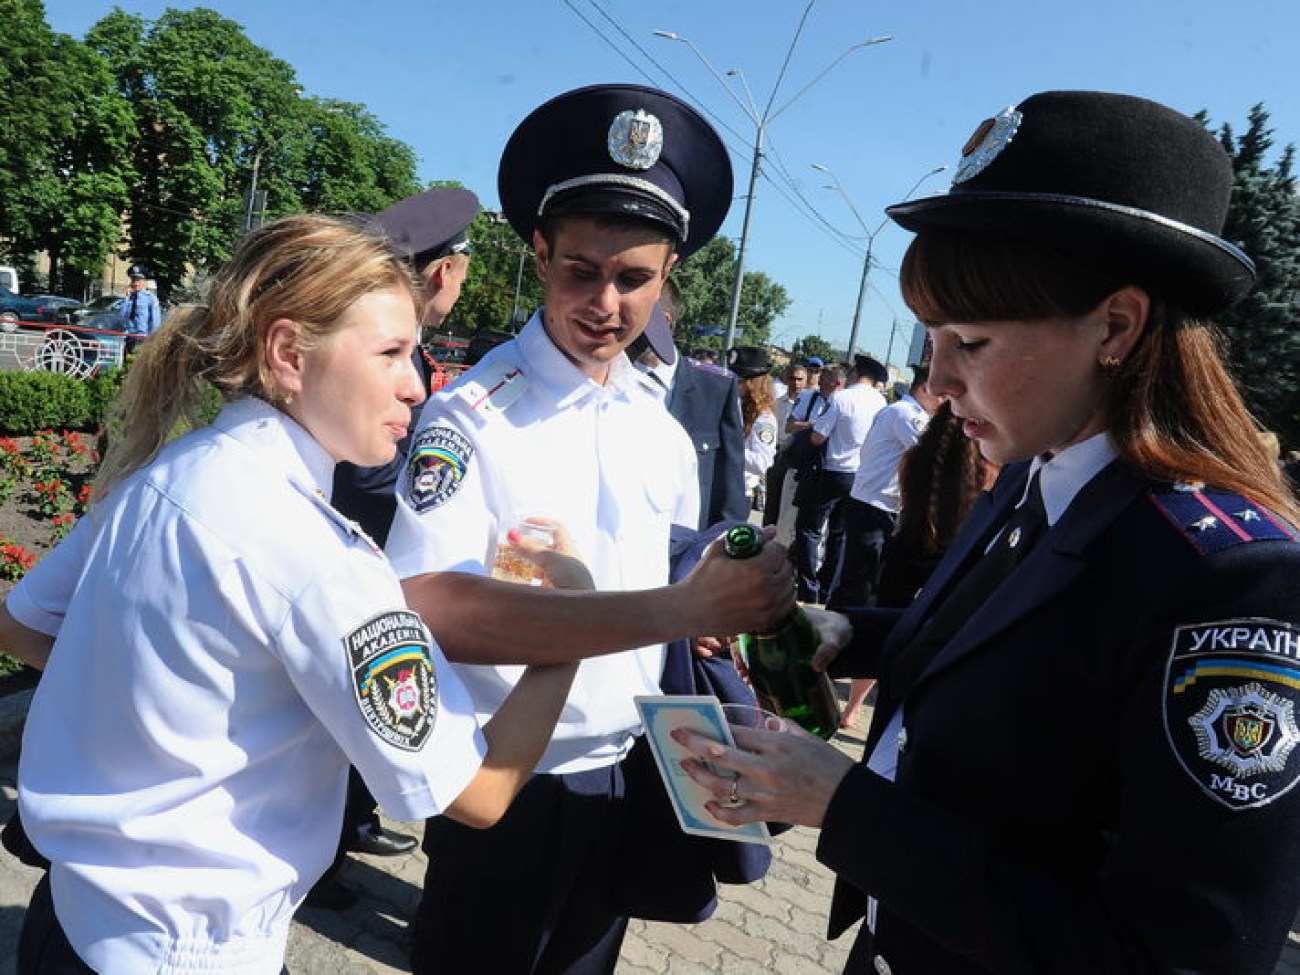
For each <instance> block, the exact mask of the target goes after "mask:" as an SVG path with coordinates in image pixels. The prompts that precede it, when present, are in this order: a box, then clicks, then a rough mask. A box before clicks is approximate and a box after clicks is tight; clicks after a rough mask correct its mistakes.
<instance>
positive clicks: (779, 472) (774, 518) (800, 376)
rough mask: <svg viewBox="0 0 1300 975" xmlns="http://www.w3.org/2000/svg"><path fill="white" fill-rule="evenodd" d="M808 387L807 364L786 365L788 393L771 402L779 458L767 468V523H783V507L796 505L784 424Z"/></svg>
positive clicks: (765, 517)
mask: <svg viewBox="0 0 1300 975" xmlns="http://www.w3.org/2000/svg"><path fill="white" fill-rule="evenodd" d="M807 388H808V367H807V366H804V365H800V364H799V363H791V364H790V365H789V366H787V367H786V370H785V393H784V395H777V396H776V402H775V403H774V404H773V405H772V412H773V414H774V415H775V416H776V429H777V435H776V457H775V458H773V460H772V466H771V467H769V468H768V470H767V489H766V493H765V502H764V505H763V524H765V525H777V524H780V521H781V511H782V509H783V508H791V509H793V507H794V485H793V484H790V485H789V486H787V484H786V475H787V474H789V473H790V461H789V457H788V456H784V448H785V446H786V444H787V443H789V442H790V434H789V433H787V432H786V429H785V424H786V421H787V420H788V419H789V418H790V412H791V410H793V409H794V405H795V403H797V402H798V401H799V397H800V396H801V395H802V394H803V392H804V390H805V389H807Z"/></svg>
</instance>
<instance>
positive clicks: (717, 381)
mask: <svg viewBox="0 0 1300 975" xmlns="http://www.w3.org/2000/svg"><path fill="white" fill-rule="evenodd" d="M681 314H682V299H681V294H680V293H679V292H678V290H677V285H676V284H674V283H673V280H672V278H669V279H668V280H667V281H665V282H664V290H663V297H662V299H661V300H660V302H659V303H658V304H657V305H656V306H655V309H654V311H652V312H651V313H650V322H649V324H647V325H646V329H645V331H644V332H642V333H641V336H640V337H639V338H638V339H637V340H636V341H635V342H633V343H632V345H631V346H629V347H628V356H629V357H631V358H632V359H633V360H635V361H636V363H637V366H638V367H639V368H641V369H643V370H644V371H645V372H646V374H647V375H649V376H650V379H651V382H652V385H651V389H652V390H653V391H654V392H655V393H656V394H657V395H659V396H661V397H662V398H663V401H664V405H665V406H667V407H668V412H669V413H671V414H672V415H673V416H674V417H675V418H676V419H677V422H678V423H680V424H681V425H682V429H683V430H685V431H686V434H687V436H689V437H690V438H691V442H692V443H693V444H695V460H696V470H697V472H698V476H699V483H700V518H699V527H700V528H701V529H703V528H706V527H708V526H709V525H716V524H717V523H718V522H720V521H744V520H745V519H746V518H747V517H749V503H748V500H747V492H746V490H745V430H744V422H743V420H742V417H741V411H740V392H739V389H738V387H737V383H736V377H735V376H734V375H733V374H732V373H731V372H729V371H728V370H726V369H723V368H722V367H721V366H716V365H712V364H710V363H706V362H696V361H694V360H692V359H688V358H686V357H685V356H683V355H680V354H679V352H678V349H677V346H676V344H675V341H674V338H673V323H674V322H676V321H677V320H678V319H679V318H681Z"/></svg>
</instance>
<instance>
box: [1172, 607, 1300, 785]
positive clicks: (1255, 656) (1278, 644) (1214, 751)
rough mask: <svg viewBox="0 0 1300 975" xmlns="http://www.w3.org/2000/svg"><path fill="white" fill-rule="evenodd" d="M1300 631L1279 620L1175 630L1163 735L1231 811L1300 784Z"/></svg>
mask: <svg viewBox="0 0 1300 975" xmlns="http://www.w3.org/2000/svg"><path fill="white" fill-rule="evenodd" d="M1297 700H1300V631H1297V629H1296V628H1295V627H1293V626H1291V625H1290V624H1288V623H1283V622H1279V621H1278V620H1261V619H1239V620H1223V621H1220V622H1215V623H1202V624H1198V625H1196V626H1180V627H1179V628H1178V629H1177V630H1176V631H1175V633H1174V642H1173V648H1172V652H1171V654H1170V659H1169V667H1168V670H1167V671H1166V681H1165V699H1164V718H1165V732H1166V734H1167V735H1168V736H1169V743H1170V745H1172V746H1173V750H1174V755H1175V756H1177V758H1178V761H1179V764H1181V765H1182V767H1183V769H1184V770H1185V771H1186V772H1187V774H1188V775H1190V776H1191V777H1192V778H1193V779H1195V780H1196V782H1197V784H1198V785H1200V787H1201V788H1202V789H1204V790H1205V791H1206V792H1207V793H1208V794H1209V795H1210V796H1211V797H1213V798H1214V799H1215V800H1216V801H1218V802H1220V803H1222V804H1223V805H1225V806H1227V807H1228V808H1230V809H1250V808H1253V807H1256V806H1266V805H1268V804H1269V803H1270V802H1272V801H1273V800H1274V799H1277V798H1279V797H1280V796H1282V795H1284V794H1285V793H1286V792H1288V791H1290V790H1291V788H1292V787H1294V786H1295V784H1296V781H1297V780H1300V751H1297V749H1296V745H1297V744H1300V727H1298V726H1297V723H1296V707H1295V705H1296V702H1297Z"/></svg>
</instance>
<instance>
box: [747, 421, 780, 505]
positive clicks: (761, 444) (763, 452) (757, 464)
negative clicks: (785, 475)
mask: <svg viewBox="0 0 1300 975" xmlns="http://www.w3.org/2000/svg"><path fill="white" fill-rule="evenodd" d="M775 458H776V420H775V418H774V417H773V416H772V414H771V413H763V414H761V415H759V416H758V417H756V418H755V419H754V425H753V426H752V427H750V428H749V436H748V437H746V438H745V488H746V490H748V491H752V490H753V489H754V488H755V487H756V486H757V485H759V484H761V483H762V481H763V477H764V475H766V474H767V469H768V468H769V467H771V466H772V461H773V460H774V459H775Z"/></svg>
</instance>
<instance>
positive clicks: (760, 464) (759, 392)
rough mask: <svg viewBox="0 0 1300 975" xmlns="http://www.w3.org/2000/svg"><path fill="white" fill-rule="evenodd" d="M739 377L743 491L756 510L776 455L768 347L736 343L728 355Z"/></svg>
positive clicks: (761, 506) (732, 367) (770, 362)
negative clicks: (742, 423) (743, 469)
mask: <svg viewBox="0 0 1300 975" xmlns="http://www.w3.org/2000/svg"><path fill="white" fill-rule="evenodd" d="M727 363H728V366H729V367H730V369H731V371H732V372H734V373H735V374H736V375H737V376H738V377H740V382H739V386H740V415H741V416H742V417H743V418H744V423H745V493H746V494H747V495H748V496H749V497H750V498H752V499H753V506H754V510H755V511H762V510H763V486H764V484H766V481H767V470H768V468H769V467H771V466H772V458H773V457H775V456H776V431H777V425H776V414H775V413H774V412H773V409H772V406H773V394H772V377H771V375H770V373H771V371H772V360H771V359H770V358H769V357H768V354H767V350H766V349H762V348H759V347H758V346H754V345H737V346H735V347H734V348H733V349H732V350H731V352H730V354H729V355H728V357H727Z"/></svg>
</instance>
